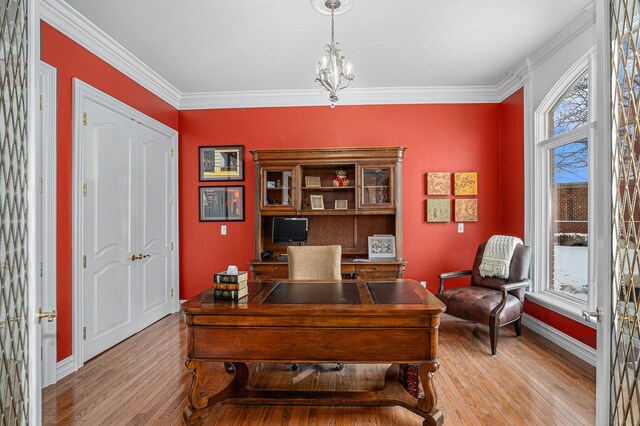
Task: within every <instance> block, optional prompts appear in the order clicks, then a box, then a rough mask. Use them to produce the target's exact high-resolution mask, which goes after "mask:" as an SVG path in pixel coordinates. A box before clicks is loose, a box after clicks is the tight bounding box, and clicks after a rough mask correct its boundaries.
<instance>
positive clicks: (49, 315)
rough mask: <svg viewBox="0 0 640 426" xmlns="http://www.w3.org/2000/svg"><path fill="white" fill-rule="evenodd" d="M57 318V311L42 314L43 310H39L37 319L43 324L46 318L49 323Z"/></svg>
mask: <svg viewBox="0 0 640 426" xmlns="http://www.w3.org/2000/svg"><path fill="white" fill-rule="evenodd" d="M55 317H56V310H55V309H54V310H53V311H50V312H42V308H40V309H38V313H37V314H36V319H37V320H38V324H40V322H42V318H46V319H47V321H49V322H53V319H54V318H55Z"/></svg>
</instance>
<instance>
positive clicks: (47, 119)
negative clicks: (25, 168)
mask: <svg viewBox="0 0 640 426" xmlns="http://www.w3.org/2000/svg"><path fill="white" fill-rule="evenodd" d="M38 83H39V91H38V93H39V95H40V96H41V98H40V100H39V103H40V110H41V111H42V112H41V113H40V114H39V116H40V117H42V120H41V121H40V122H39V123H38V125H39V126H40V129H39V130H40V132H39V133H40V136H41V142H42V144H41V145H40V146H39V147H38V155H39V156H40V161H39V163H40V170H39V172H38V176H36V178H37V186H36V188H37V189H36V192H37V193H36V195H37V196H38V194H40V195H39V196H40V197H41V204H40V206H41V210H40V211H39V212H37V213H36V214H37V215H38V217H40V218H41V219H40V224H41V237H40V238H38V241H39V242H40V244H41V245H42V246H41V248H40V253H41V258H40V262H39V265H36V266H37V268H38V275H40V276H41V278H42V279H41V281H42V294H41V296H40V306H38V307H37V308H40V307H42V310H43V311H51V310H54V309H57V297H56V296H57V289H56V282H57V280H56V273H57V264H56V262H57V255H56V253H57V249H56V242H57V229H56V220H57V214H56V211H57V199H56V197H57V170H58V167H57V161H58V156H57V135H56V131H57V121H56V120H57V88H56V84H57V70H56V69H55V68H54V67H52V66H51V65H49V64H47V63H45V62H42V61H40V63H39V68H38ZM37 308H36V309H37ZM41 324H42V330H41V331H42V334H43V335H44V334H47V335H49V336H54V337H52V338H48V339H43V341H42V368H43V375H42V384H41V386H42V387H43V388H44V387H46V386H49V385H51V384H53V383H56V381H57V371H56V370H57V362H56V361H57V340H56V337H55V336H56V325H57V321H56V320H54V322H49V321H46V320H45V321H43V322H42V323H41Z"/></svg>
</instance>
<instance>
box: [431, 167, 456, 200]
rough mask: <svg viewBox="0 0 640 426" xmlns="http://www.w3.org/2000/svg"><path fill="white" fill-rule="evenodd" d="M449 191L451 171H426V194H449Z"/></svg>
mask: <svg viewBox="0 0 640 426" xmlns="http://www.w3.org/2000/svg"><path fill="white" fill-rule="evenodd" d="M450 193H451V173H449V172H431V173H427V195H449V194H450Z"/></svg>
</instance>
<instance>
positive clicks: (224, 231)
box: [220, 225, 227, 235]
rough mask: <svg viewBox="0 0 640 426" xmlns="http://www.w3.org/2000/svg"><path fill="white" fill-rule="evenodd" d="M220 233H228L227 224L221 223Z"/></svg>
mask: <svg viewBox="0 0 640 426" xmlns="http://www.w3.org/2000/svg"><path fill="white" fill-rule="evenodd" d="M220 235H227V225H220Z"/></svg>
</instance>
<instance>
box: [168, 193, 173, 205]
mask: <svg viewBox="0 0 640 426" xmlns="http://www.w3.org/2000/svg"><path fill="white" fill-rule="evenodd" d="M169 204H173V195H172V196H170V197H169Z"/></svg>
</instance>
